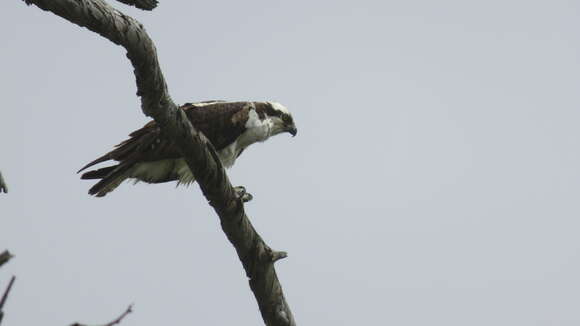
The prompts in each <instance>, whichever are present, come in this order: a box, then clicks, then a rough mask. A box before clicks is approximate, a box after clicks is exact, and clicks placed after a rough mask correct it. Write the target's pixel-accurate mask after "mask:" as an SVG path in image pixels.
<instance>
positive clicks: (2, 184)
mask: <svg viewBox="0 0 580 326" xmlns="http://www.w3.org/2000/svg"><path fill="white" fill-rule="evenodd" d="M0 192H4V193H8V186H7V185H6V181H4V177H2V172H0Z"/></svg>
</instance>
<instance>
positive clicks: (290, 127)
mask: <svg viewBox="0 0 580 326" xmlns="http://www.w3.org/2000/svg"><path fill="white" fill-rule="evenodd" d="M287 131H288V132H289V133H290V134H291V135H292V137H295V136H296V134H297V133H298V129H296V127H295V126H289V128H288V130H287Z"/></svg>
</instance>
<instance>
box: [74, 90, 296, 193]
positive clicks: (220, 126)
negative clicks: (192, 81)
mask: <svg viewBox="0 0 580 326" xmlns="http://www.w3.org/2000/svg"><path fill="white" fill-rule="evenodd" d="M180 109H181V110H183V112H184V113H185V115H186V116H187V118H188V119H189V121H190V122H191V124H192V125H193V127H194V128H196V129H197V130H199V131H201V132H202V133H203V134H204V135H205V136H206V137H207V139H208V140H209V141H210V142H211V143H212V145H213V146H214V148H215V150H216V152H217V154H218V157H219V158H220V161H221V163H222V165H223V166H225V167H226V168H230V167H231V166H232V165H233V164H234V163H235V161H236V159H237V158H238V157H239V156H240V154H242V152H244V150H245V149H246V148H248V146H250V145H252V144H254V143H257V142H263V141H266V140H267V139H269V138H270V137H272V136H275V135H278V134H281V133H286V132H287V133H289V134H291V135H292V136H296V133H297V129H296V125H295V124H294V120H293V118H292V115H291V114H290V112H289V111H288V109H287V108H286V107H285V106H283V105H282V104H280V103H277V102H248V101H240V102H229V101H204V102H197V103H186V104H184V105H182V106H180ZM129 137H130V138H129V139H127V140H125V141H123V142H121V143H120V144H118V145H117V146H115V148H114V149H113V150H111V151H110V152H108V153H106V154H105V155H103V156H100V157H99V158H97V159H95V160H93V161H91V162H90V163H88V164H87V165H85V166H84V167H82V168H81V169H80V170H79V171H78V172H77V173H80V172H82V171H84V170H86V169H87V168H89V167H92V166H94V165H96V164H99V163H102V162H106V161H116V162H117V164H116V165H111V166H107V167H103V168H99V169H96V170H91V171H87V172H84V173H83V174H82V175H81V179H100V180H99V181H98V182H97V183H96V184H95V185H93V186H92V187H91V188H90V189H89V194H90V195H94V196H96V197H103V196H105V195H107V194H108V193H109V192H111V191H113V190H115V189H116V188H117V187H118V186H119V185H120V184H121V183H122V182H123V181H125V180H127V179H129V180H133V181H134V182H135V183H137V182H139V181H143V182H146V183H163V182H170V181H177V185H190V184H191V183H193V182H194V181H195V178H194V176H193V174H192V173H191V170H190V169H189V167H188V165H187V163H186V162H185V160H184V158H183V157H182V155H181V154H180V152H179V150H178V149H177V147H176V145H175V143H174V142H173V141H171V139H169V138H167V137H166V136H164V134H163V133H162V132H161V129H160V128H159V126H158V125H157V123H156V122H155V121H153V120H152V121H150V122H149V123H147V124H145V125H144V126H143V127H142V128H140V129H138V130H135V131H133V132H132V133H131V134H129Z"/></svg>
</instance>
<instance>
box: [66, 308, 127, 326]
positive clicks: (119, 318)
mask: <svg viewBox="0 0 580 326" xmlns="http://www.w3.org/2000/svg"><path fill="white" fill-rule="evenodd" d="M132 312H133V305H130V306H129V307H127V309H126V310H125V311H124V312H123V313H122V314H121V315H120V316H119V317H117V318H115V319H114V320H113V321H111V322H109V323H106V324H103V325H102V326H113V325H117V324H119V323H121V322H122V321H123V319H125V317H126V316H127V315H128V314H130V313H132ZM71 326H86V325H85V324H80V323H74V324H71Z"/></svg>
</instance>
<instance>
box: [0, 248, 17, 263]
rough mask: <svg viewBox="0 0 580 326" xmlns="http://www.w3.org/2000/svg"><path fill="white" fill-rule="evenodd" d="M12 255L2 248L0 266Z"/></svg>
mask: <svg viewBox="0 0 580 326" xmlns="http://www.w3.org/2000/svg"><path fill="white" fill-rule="evenodd" d="M12 257H14V256H12V254H11V253H10V252H9V251H8V250H4V251H3V252H2V253H1V254H0V267H2V265H4V264H6V263H7V262H8V261H9V260H10V258H12Z"/></svg>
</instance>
